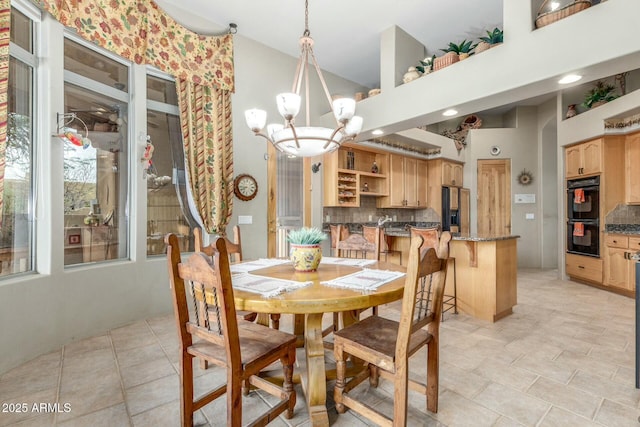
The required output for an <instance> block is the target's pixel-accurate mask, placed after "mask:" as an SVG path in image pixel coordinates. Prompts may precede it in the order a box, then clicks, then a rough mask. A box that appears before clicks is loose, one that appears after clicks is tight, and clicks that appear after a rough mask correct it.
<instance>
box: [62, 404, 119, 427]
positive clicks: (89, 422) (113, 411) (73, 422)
mask: <svg viewBox="0 0 640 427" xmlns="http://www.w3.org/2000/svg"><path fill="white" fill-rule="evenodd" d="M129 425H130V423H129V415H128V414H127V409H126V408H125V406H124V403H121V404H119V405H115V406H111V407H109V408H105V409H102V410H100V411H96V412H93V413H91V414H87V415H83V416H81V417H77V418H72V419H70V420H68V421H64V422H61V423H58V426H59V427H88V426H91V427H117V426H123V427H124V426H129Z"/></svg>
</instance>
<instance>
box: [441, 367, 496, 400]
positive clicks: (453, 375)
mask: <svg viewBox="0 0 640 427" xmlns="http://www.w3.org/2000/svg"><path fill="white" fill-rule="evenodd" d="M489 383H490V381H489V380H488V379H487V378H484V377H482V376H481V375H478V374H477V373H476V372H475V371H467V370H464V369H461V368H458V367H457V366H455V365H452V364H450V363H447V362H442V363H440V387H441V388H445V389H448V390H451V391H453V392H455V393H458V394H459V395H461V396H462V397H466V398H467V399H471V398H473V396H475V395H476V394H478V393H479V392H480V391H481V390H483V389H484V388H486V387H487V386H488V385H489Z"/></svg>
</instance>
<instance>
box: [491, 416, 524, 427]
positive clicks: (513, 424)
mask: <svg viewBox="0 0 640 427" xmlns="http://www.w3.org/2000/svg"><path fill="white" fill-rule="evenodd" d="M491 427H522V424H521V423H519V422H517V421H516V420H512V419H511V418H509V417H505V416H502V417H500V418H499V419H498V421H496V423H495V424H494V425H492V426H491Z"/></svg>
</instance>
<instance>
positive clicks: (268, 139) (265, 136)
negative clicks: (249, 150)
mask: <svg viewBox="0 0 640 427" xmlns="http://www.w3.org/2000/svg"><path fill="white" fill-rule="evenodd" d="M253 134H254V135H255V136H261V137H263V138H264V139H266V140H267V141H269V142H270V143H272V144H273V143H274V142H273V141H272V140H271V138H269V137H268V136H267V135H266V134H264V133H262V132H254V133H253Z"/></svg>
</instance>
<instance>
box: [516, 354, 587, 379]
mask: <svg viewBox="0 0 640 427" xmlns="http://www.w3.org/2000/svg"><path fill="white" fill-rule="evenodd" d="M513 366H515V367H518V368H522V369H526V370H527V371H530V372H532V373H534V374H536V375H540V376H543V377H547V378H550V379H552V380H556V381H558V382H561V383H565V384H566V383H567V382H568V381H569V379H570V378H571V376H572V375H573V374H574V373H575V371H576V369H575V368H574V367H573V366H572V365H570V364H569V363H566V362H563V361H558V360H548V359H546V358H544V357H539V356H538V355H535V354H534V355H531V354H527V355H525V356H524V357H522V358H520V359H518V360H516V361H515V362H514V363H513Z"/></svg>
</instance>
